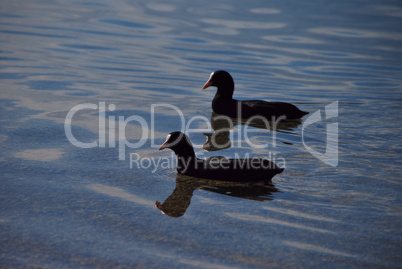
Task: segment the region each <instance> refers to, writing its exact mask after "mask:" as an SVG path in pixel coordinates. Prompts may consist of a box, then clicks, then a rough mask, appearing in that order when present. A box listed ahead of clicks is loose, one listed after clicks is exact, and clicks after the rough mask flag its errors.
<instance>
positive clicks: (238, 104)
mask: <svg viewBox="0 0 402 269" xmlns="http://www.w3.org/2000/svg"><path fill="white" fill-rule="evenodd" d="M210 86H216V87H217V88H218V90H217V91H216V94H215V97H214V99H213V100H212V110H213V111H214V112H215V113H218V114H222V115H226V116H229V117H231V118H244V119H248V118H251V117H255V116H262V117H264V118H266V119H267V120H269V121H270V120H277V119H278V118H279V117H281V116H285V117H286V118H284V119H299V118H301V117H303V116H304V115H307V114H308V112H304V111H301V110H300V109H298V108H297V107H296V106H295V105H292V104H289V103H284V102H266V101H262V100H247V101H238V100H235V99H233V93H234V81H233V78H232V76H231V75H230V74H229V73H228V72H226V71H223V70H219V71H215V72H212V73H211V76H210V78H209V80H208V81H207V83H205V85H204V87H203V88H202V89H203V90H204V89H206V88H208V87H210Z"/></svg>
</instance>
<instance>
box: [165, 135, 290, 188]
mask: <svg viewBox="0 0 402 269" xmlns="http://www.w3.org/2000/svg"><path fill="white" fill-rule="evenodd" d="M163 149H171V150H173V151H174V153H175V154H176V157H177V173H178V174H181V175H186V176H190V177H195V178H201V179H210V180H221V181H232V182H264V183H266V184H269V183H270V182H271V179H272V178H273V177H274V176H275V175H276V174H279V173H281V172H283V170H284V168H279V167H278V166H277V165H276V164H275V163H273V162H271V161H269V160H268V159H266V158H257V157H254V158H245V159H228V158H225V157H222V156H214V157H210V158H208V159H206V160H204V159H199V158H197V156H196V155H195V152H194V148H193V145H192V144H191V141H190V139H189V138H188V136H187V135H185V134H184V133H182V132H179V131H177V132H172V133H169V134H168V135H167V137H166V141H165V142H164V143H163V144H162V145H161V147H160V148H159V150H163Z"/></svg>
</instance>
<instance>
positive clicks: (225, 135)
mask: <svg viewBox="0 0 402 269" xmlns="http://www.w3.org/2000/svg"><path fill="white" fill-rule="evenodd" d="M300 124H302V120H301V119H292V120H286V119H283V120H275V119H273V120H272V121H267V120H265V119H264V120H263V119H260V118H255V119H252V120H246V119H236V118H230V117H228V116H225V115H220V114H217V113H215V112H212V114H211V126H212V129H213V130H214V132H213V133H203V134H204V135H205V136H206V137H207V141H206V142H205V143H204V145H203V146H202V148H203V149H204V150H206V151H217V150H223V149H227V148H230V147H231V144H232V143H231V141H230V131H231V130H232V129H233V128H234V127H235V126H236V125H244V126H250V127H254V128H259V129H265V130H270V131H276V132H281V133H291V134H295V133H294V132H293V131H294V129H296V128H297V127H298V126H299V125H300Z"/></svg>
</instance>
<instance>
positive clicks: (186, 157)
mask: <svg viewBox="0 0 402 269" xmlns="http://www.w3.org/2000/svg"><path fill="white" fill-rule="evenodd" d="M175 154H176V157H177V171H178V172H179V173H180V174H184V173H185V171H188V169H193V167H194V166H195V163H196V160H197V156H196V155H195V152H194V149H193V148H192V147H191V148H186V150H180V151H175Z"/></svg>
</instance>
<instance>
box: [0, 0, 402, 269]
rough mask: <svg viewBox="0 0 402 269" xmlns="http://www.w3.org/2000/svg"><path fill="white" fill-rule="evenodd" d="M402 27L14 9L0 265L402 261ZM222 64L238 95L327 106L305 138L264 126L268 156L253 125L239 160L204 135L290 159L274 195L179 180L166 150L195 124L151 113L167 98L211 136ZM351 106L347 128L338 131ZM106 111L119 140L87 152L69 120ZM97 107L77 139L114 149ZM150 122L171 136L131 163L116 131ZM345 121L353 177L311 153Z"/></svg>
mask: <svg viewBox="0 0 402 269" xmlns="http://www.w3.org/2000/svg"><path fill="white" fill-rule="evenodd" d="M400 25H402V8H401V6H400V4H399V3H397V2H396V1H385V2H384V1H370V2H369V3H368V2H367V1H352V2H351V1H340V2H339V1H337V2H336V3H335V2H334V3H332V2H328V1H326V2H325V1H324V2H321V3H319V4H317V3H316V2H312V1H311V3H310V2H305V1H304V2H303V3H302V2H298V1H291V2H289V1H287V2H280V3H272V4H270V3H261V2H260V1H247V3H230V2H220V3H217V2H216V1H214V2H212V1H210V2H209V1H207V2H205V1H202V2H201V1H198V2H192V3H191V4H184V3H181V2H178V1H168V2H164V3H163V4H161V3H160V2H156V1H147V2H143V3H142V2H138V1H109V0H103V1H96V2H90V1H89V2H88V1H75V2H73V3H65V2H64V1H45V0H43V1H42V0H37V1H23V0H17V1H12V2H9V3H7V4H3V5H2V9H1V11H0V33H1V39H0V62H1V68H0V80H1V86H0V89H1V90H0V103H1V106H0V109H1V114H0V115H1V125H0V143H1V148H2V151H1V155H0V161H1V171H2V172H1V176H0V179H1V184H2V188H1V200H2V203H1V207H2V208H1V215H0V225H1V232H0V233H1V247H0V248H1V252H0V257H1V259H0V266H4V267H12V268H13V267H43V268H45V267H49V268H65V267H88V268H94V267H97V268H100V267H104V268H111V267H118V266H120V267H139V266H144V267H146V268H152V267H155V268H160V267H169V268H175V267H176V268H188V267H190V266H192V267H196V268H212V267H213V268H244V267H247V268H262V267H267V266H268V267H280V268H283V267H286V268H289V267H297V268H300V267H323V266H326V267H328V265H330V266H331V267H365V268H366V267H398V266H400V264H401V262H402V260H401V258H400V252H401V243H402V232H401V228H400V227H401V217H402V203H401V198H400V194H401V190H402V186H401V176H402V173H401V169H400V167H401V164H402V161H401V157H400V156H401V153H402V147H401V143H400V141H401V137H402V132H401V127H400V122H401V121H402V116H401V115H402V113H401V107H402V102H401V93H402V86H401V85H402V76H401V74H402V66H401V62H402V57H401V55H402V32H401V27H400ZM217 69H225V70H228V71H229V72H230V73H231V74H232V75H233V77H234V79H235V82H236V91H235V97H236V98H238V99H265V100H274V101H285V102H291V103H294V104H296V105H297V106H298V107H300V108H301V109H302V110H305V111H309V112H310V114H309V116H311V115H312V114H313V113H314V112H316V111H318V110H320V111H321V114H320V115H321V117H322V120H321V121H319V122H316V123H314V124H311V125H309V126H306V127H305V128H304V129H303V123H301V124H299V125H296V126H293V127H289V128H285V129H280V130H278V131H270V130H264V129H258V128H252V127H250V128H249V129H250V133H249V135H250V137H251V141H252V142H254V143H256V144H261V143H267V145H268V147H267V148H264V149H257V148H254V147H252V146H250V145H249V144H247V141H246V139H245V137H244V136H242V133H243V132H244V130H245V128H246V127H244V126H240V125H239V126H236V127H235V129H234V130H233V131H232V134H233V137H232V138H233V141H232V147H231V148H228V149H225V150H223V151H214V152H206V151H204V150H202V149H201V145H202V144H203V143H204V142H205V136H203V135H202V134H201V133H200V132H197V131H196V132H193V133H192V134H191V135H190V138H191V140H192V142H193V144H195V145H198V148H197V149H196V153H197V155H198V156H199V157H203V158H204V157H210V156H215V155H222V156H227V157H233V156H235V155H236V154H237V155H246V154H249V155H250V156H259V157H265V156H267V154H268V153H271V154H273V155H272V157H274V158H276V159H275V161H276V162H281V161H284V164H285V166H286V169H285V171H284V172H283V173H282V174H280V175H277V176H276V177H275V178H274V179H273V183H274V187H273V188H271V189H270V188H267V187H257V188H255V187H250V186H222V185H216V184H214V183H211V182H204V181H200V182H198V181H194V182H191V181H190V182H189V181H188V180H186V179H181V178H177V179H176V173H175V168H174V160H175V158H174V157H173V155H172V153H171V152H169V151H158V146H159V145H161V144H162V143H163V141H164V138H165V136H166V134H167V133H169V132H171V131H175V130H178V129H180V128H181V127H182V122H181V120H180V117H179V115H178V112H177V111H175V110H173V109H172V108H171V107H170V108H168V107H157V108H155V107H154V108H155V111H156V113H155V114H154V118H152V115H151V112H152V105H155V104H169V105H171V106H175V107H177V108H178V109H180V111H181V112H182V113H183V116H184V119H185V124H188V123H189V122H190V120H191V119H194V117H195V116H198V117H199V118H196V119H194V121H193V122H190V123H191V125H190V127H191V128H193V129H197V128H200V129H201V128H204V129H205V128H206V129H208V128H209V129H210V125H209V124H210V123H209V120H210V116H211V108H210V106H211V100H212V98H213V96H214V93H215V90H214V89H211V88H209V89H207V90H205V91H202V90H201V88H202V85H203V83H205V82H206V80H207V79H208V77H209V74H210V72H212V71H214V70H217ZM336 101H337V102H338V103H337V104H338V108H339V109H338V115H337V117H334V118H331V119H327V120H325V115H326V114H325V108H326V106H327V105H329V104H331V103H333V102H336ZM102 102H104V106H105V114H104V116H101V119H102V117H105V119H106V127H105V139H106V140H105V147H96V148H91V149H84V148H78V147H75V146H74V145H73V144H71V143H70V141H69V140H68V139H67V137H66V133H65V129H64V123H65V119H66V116H67V113H68V112H69V111H70V110H71V109H72V108H73V107H74V106H76V105H79V104H84V103H91V104H94V105H96V106H97V108H99V107H101V106H102V105H103V103H102ZM109 105H114V107H113V106H112V107H113V108H115V109H110V108H111V106H109ZM98 112H99V111H98V110H93V109H92V110H91V109H86V110H82V111H79V112H78V113H77V114H76V115H75V116H74V119H73V121H72V123H73V124H72V132H73V134H74V136H75V138H77V140H79V141H82V142H85V143H89V142H93V141H96V142H98V143H99V142H101V140H100V139H101V137H102V133H101V135H99V119H100V117H99V113H98ZM101 113H103V111H101ZM133 115H137V116H140V117H141V118H143V119H144V121H145V124H147V127H148V128H149V129H151V128H152V126H151V123H152V120H154V127H155V128H154V130H153V131H154V132H153V133H152V134H153V135H154V140H153V141H152V140H151V139H147V140H146V141H145V143H144V144H143V145H141V146H140V147H139V148H137V149H132V148H127V147H125V150H126V151H125V152H124V155H123V156H124V157H125V160H119V153H121V152H122V149H121V148H119V145H120V143H119V136H118V135H119V133H118V132H117V131H118V125H117V123H118V120H119V117H124V118H125V119H126V118H128V117H130V116H133ZM306 118H308V117H305V118H304V119H303V121H304V122H305V121H306ZM109 119H112V121H111V122H109ZM110 123H114V124H115V127H116V133H114V135H115V137H114V138H113V137H112V138H110V134H111V133H110V132H109V130H110V129H109V126H110ZM334 123H338V130H339V133H338V134H339V141H338V144H337V147H338V164H337V166H336V167H333V166H330V165H328V164H326V163H324V162H322V161H320V160H319V159H317V158H316V157H315V156H313V155H312V154H311V153H310V152H309V151H308V149H307V148H308V147H309V148H311V149H314V150H315V151H317V152H321V153H323V152H325V150H326V145H327V144H326V128H327V126H329V125H330V124H334ZM142 127H143V126H141V125H140V122H136V121H132V122H131V123H130V124H129V125H127V128H126V132H125V137H124V138H126V139H127V140H128V141H130V142H131V143H137V142H139V141H140V139H141V137H142V136H143V135H144V132H145V130H148V129H147V128H142ZM209 131H212V130H209ZM147 136H148V137H150V136H151V133H148V134H147ZM120 138H121V137H120ZM306 145H307V146H306ZM329 149H330V150H334V148H329ZM130 153H135V154H137V155H135V156H138V162H137V163H131V167H130V161H129V155H130ZM160 157H163V160H164V161H165V165H164V166H162V163H161V162H160V163H156V162H157V161H158V160H159V161H160V160H161V159H160ZM141 161H142V163H141ZM144 166H147V168H144ZM264 188H265V189H264ZM156 201H160V202H161V203H162V204H163V205H164V206H165V207H164V209H165V210H166V212H165V213H166V215H163V214H161V212H160V211H159V210H158V209H157V208H156V207H155V202H156ZM172 205H174V207H171V206H172ZM168 206H170V207H171V208H170V209H171V211H168V210H167V207H168ZM169 212H170V213H171V214H172V215H173V214H176V217H177V215H180V217H178V218H173V217H169V216H168V215H169Z"/></svg>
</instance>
